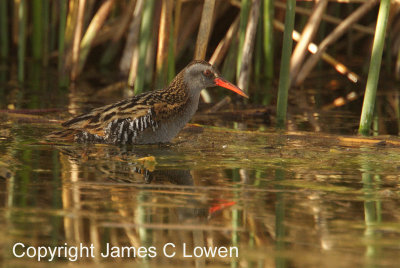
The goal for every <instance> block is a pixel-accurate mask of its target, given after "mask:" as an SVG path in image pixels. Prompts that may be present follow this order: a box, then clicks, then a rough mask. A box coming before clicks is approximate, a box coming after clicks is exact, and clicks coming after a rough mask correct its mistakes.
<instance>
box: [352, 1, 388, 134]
mask: <svg viewBox="0 0 400 268" xmlns="http://www.w3.org/2000/svg"><path fill="white" fill-rule="evenodd" d="M389 9H390V0H382V1H381V3H380V6H379V13H378V20H377V23H376V30H375V37H374V43H373V46H372V55H371V63H370V65H369V71H368V80H367V86H366V88H365V95H364V102H363V107H362V112H361V119H360V127H359V129H358V132H359V133H360V134H361V135H369V130H370V127H371V124H372V119H373V114H374V106H375V97H376V90H377V87H378V80H379V72H380V68H381V62H382V52H383V46H384V43H385V32H386V26H387V21H388V17H389Z"/></svg>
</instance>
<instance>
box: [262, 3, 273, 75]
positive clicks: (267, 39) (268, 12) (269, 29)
mask: <svg viewBox="0 0 400 268" xmlns="http://www.w3.org/2000/svg"><path fill="white" fill-rule="evenodd" d="M273 2H274V0H264V14H263V22H264V61H265V75H266V77H267V80H268V82H272V80H273V78H274V38H273V33H274V26H273V19H274V3H273Z"/></svg>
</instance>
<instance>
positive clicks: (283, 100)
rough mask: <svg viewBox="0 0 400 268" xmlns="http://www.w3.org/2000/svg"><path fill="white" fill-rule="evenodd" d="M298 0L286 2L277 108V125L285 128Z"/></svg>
mask: <svg viewBox="0 0 400 268" xmlns="http://www.w3.org/2000/svg"><path fill="white" fill-rule="evenodd" d="M295 8H296V0H288V1H287V2H286V15H285V30H284V32H283V47H282V58H281V67H280V74H279V88H278V101H277V107H276V109H277V110H276V125H277V127H278V128H284V126H285V123H286V112H287V101H288V92H289V87H290V55H291V53H292V45H293V41H292V32H293V29H294V18H295Z"/></svg>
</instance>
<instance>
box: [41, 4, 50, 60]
mask: <svg viewBox="0 0 400 268" xmlns="http://www.w3.org/2000/svg"><path fill="white" fill-rule="evenodd" d="M51 25H52V23H51V22H50V2H49V0H44V1H43V24H42V27H43V51H42V52H43V59H42V63H43V66H47V64H48V59H49V49H50V38H49V35H50V26H51Z"/></svg>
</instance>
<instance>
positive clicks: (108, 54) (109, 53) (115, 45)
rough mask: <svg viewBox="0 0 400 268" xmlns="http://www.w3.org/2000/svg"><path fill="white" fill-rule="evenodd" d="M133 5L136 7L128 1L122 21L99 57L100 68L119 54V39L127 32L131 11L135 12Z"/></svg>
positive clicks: (132, 2) (131, 0)
mask: <svg viewBox="0 0 400 268" xmlns="http://www.w3.org/2000/svg"><path fill="white" fill-rule="evenodd" d="M135 5H136V0H130V1H129V3H128V5H127V6H126V8H125V11H124V14H123V15H122V16H123V19H122V20H121V23H120V24H119V28H118V30H117V31H116V32H115V34H114V36H113V38H112V40H111V44H110V45H109V46H107V48H106V49H105V51H104V53H103V56H102V57H101V60H100V65H101V66H106V65H108V64H109V63H111V62H112V61H113V59H114V58H115V57H116V55H117V54H118V53H119V52H120V50H121V38H122V37H123V35H124V34H125V33H126V32H127V30H128V27H129V23H130V21H131V18H132V15H133V12H132V10H135Z"/></svg>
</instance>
